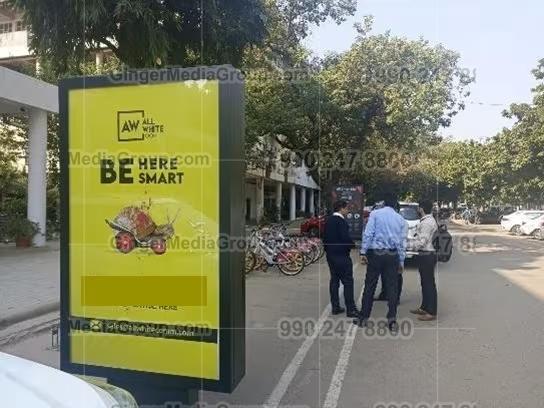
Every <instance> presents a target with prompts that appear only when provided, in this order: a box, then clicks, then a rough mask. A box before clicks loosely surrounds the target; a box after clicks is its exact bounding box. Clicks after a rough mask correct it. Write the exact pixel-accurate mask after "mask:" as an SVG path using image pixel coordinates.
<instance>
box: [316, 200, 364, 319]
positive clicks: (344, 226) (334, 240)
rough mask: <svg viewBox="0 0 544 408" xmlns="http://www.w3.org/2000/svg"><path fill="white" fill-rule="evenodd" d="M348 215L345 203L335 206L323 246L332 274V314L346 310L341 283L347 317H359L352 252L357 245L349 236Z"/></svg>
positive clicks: (327, 224) (328, 220)
mask: <svg viewBox="0 0 544 408" xmlns="http://www.w3.org/2000/svg"><path fill="white" fill-rule="evenodd" d="M347 214H348V205H347V203H346V202H345V201H338V202H336V203H335V204H334V213H333V214H332V215H331V216H330V217H329V218H328V219H327V222H326V223H325V232H324V234H323V244H324V245H325V252H326V254H327V263H328V264H329V269H330V272H331V280H330V283H329V291H330V295H331V305H332V314H334V315H337V314H340V313H343V312H345V311H346V310H345V309H343V308H342V307H340V299H339V295H338V290H339V289H340V282H342V285H344V300H345V302H346V309H347V312H346V315H347V316H348V317H356V316H358V311H357V307H356V306H355V300H354V296H353V263H352V261H351V256H350V251H351V249H352V248H354V247H355V244H354V242H353V240H352V239H351V237H350V236H349V227H348V223H347V222H346V220H345V218H344V217H345V216H346V215H347Z"/></svg>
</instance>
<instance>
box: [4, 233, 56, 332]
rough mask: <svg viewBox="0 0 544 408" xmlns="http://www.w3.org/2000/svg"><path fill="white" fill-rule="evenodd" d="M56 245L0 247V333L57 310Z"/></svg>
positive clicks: (49, 243) (50, 243) (52, 243)
mask: <svg viewBox="0 0 544 408" xmlns="http://www.w3.org/2000/svg"><path fill="white" fill-rule="evenodd" d="M59 256H60V252H59V243H58V241H52V242H51V241H50V242H48V243H47V247H45V248H28V249H19V248H15V246H13V245H3V244H2V245H0V330H1V329H3V328H5V327H8V326H10V325H13V324H16V323H18V322H21V321H24V320H28V319H31V318H34V317H37V316H40V315H43V314H46V313H49V312H52V311H57V310H58V309H59V300H60V275H59V273H60V272H59V262H60V259H59Z"/></svg>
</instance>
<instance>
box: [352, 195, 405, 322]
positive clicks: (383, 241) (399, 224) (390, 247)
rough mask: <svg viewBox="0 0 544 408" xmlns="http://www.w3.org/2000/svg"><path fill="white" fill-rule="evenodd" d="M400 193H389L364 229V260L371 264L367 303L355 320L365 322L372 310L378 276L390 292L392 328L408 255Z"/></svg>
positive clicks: (365, 300)
mask: <svg viewBox="0 0 544 408" xmlns="http://www.w3.org/2000/svg"><path fill="white" fill-rule="evenodd" d="M396 207H397V197H396V196H395V195H394V194H390V193H389V194H386V195H385V199H384V208H381V209H379V210H374V211H372V212H371V213H370V217H369V219H368V223H367V225H366V227H365V231H364V233H363V242H362V245H361V262H362V263H363V264H366V265H367V270H366V277H365V289H364V292H363V304H362V309H361V314H360V315H359V318H358V319H355V320H354V321H353V323H355V324H357V325H359V326H364V325H366V322H367V321H368V319H369V317H370V314H371V312H372V304H373V301H374V292H375V291H376V286H377V284H378V279H379V278H380V276H381V278H382V283H383V284H384V285H385V289H386V290H385V293H386V294H387V302H388V306H389V311H388V313H387V321H388V325H389V329H390V330H392V331H396V330H398V325H397V305H398V294H399V279H398V274H399V273H402V272H403V270H404V259H405V257H406V238H407V235H408V224H407V222H406V220H405V219H404V218H403V217H402V216H401V215H400V214H399V213H397V212H396V211H395V208H396Z"/></svg>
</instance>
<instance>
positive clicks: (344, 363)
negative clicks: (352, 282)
mask: <svg viewBox="0 0 544 408" xmlns="http://www.w3.org/2000/svg"><path fill="white" fill-rule="evenodd" d="M364 288H365V287H364V285H363V288H362V289H361V294H360V295H359V300H358V301H357V304H359V305H360V304H361V301H362V298H363V291H364ZM357 329H358V327H357V326H355V325H352V326H351V328H350V330H348V332H347V333H346V339H345V340H344V346H343V347H342V351H340V357H339V358H338V363H336V368H335V370H334V374H333V376H332V380H331V384H330V385H329V390H328V391H327V396H326V397H325V403H324V404H323V408H336V407H337V406H338V400H339V399H340V393H341V392H342V385H343V382H344V377H345V376H346V371H347V369H348V364H349V358H350V356H351V350H352V349H353V343H354V342H355V337H356V336H357V332H358V330H357Z"/></svg>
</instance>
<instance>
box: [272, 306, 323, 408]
mask: <svg viewBox="0 0 544 408" xmlns="http://www.w3.org/2000/svg"><path fill="white" fill-rule="evenodd" d="M330 313H331V305H327V307H325V309H324V310H323V313H322V314H321V316H320V317H319V320H318V321H317V323H316V325H315V330H314V332H313V333H312V335H311V336H309V337H306V339H305V340H304V342H303V343H302V345H301V346H300V348H299V349H298V351H297V354H295V356H294V357H293V359H292V360H291V363H289V365H288V366H287V368H286V369H285V371H284V372H283V374H282V376H281V378H280V380H279V381H278V384H276V387H275V388H274V391H272V394H270V396H269V397H268V400H267V401H266V403H265V404H264V405H263V407H264V408H277V407H278V406H279V405H280V402H281V400H282V398H283V396H284V395H285V393H286V392H287V389H288V388H289V385H290V384H291V382H292V381H293V379H294V378H295V375H296V374H297V371H298V369H299V368H300V366H301V365H302V362H303V361H304V358H305V357H306V354H308V351H309V350H310V348H311V347H312V345H313V344H314V341H315V339H316V338H317V336H318V335H319V333H320V332H321V329H322V327H323V324H324V323H325V320H327V318H328V317H329V315H330Z"/></svg>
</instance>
